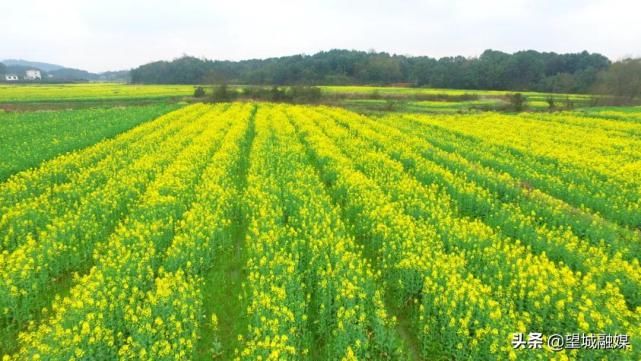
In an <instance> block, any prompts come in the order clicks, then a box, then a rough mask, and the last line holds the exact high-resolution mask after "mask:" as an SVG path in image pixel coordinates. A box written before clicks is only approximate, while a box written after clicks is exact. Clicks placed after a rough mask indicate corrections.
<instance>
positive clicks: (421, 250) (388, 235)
mask: <svg viewBox="0 0 641 361" xmlns="http://www.w3.org/2000/svg"><path fill="white" fill-rule="evenodd" d="M191 89H193V88H191ZM83 119H84V121H83ZM117 120H118V121H117ZM0 127H3V128H4V129H5V130H6V131H3V133H2V134H1V135H0V139H3V142H2V144H0V147H4V150H3V154H10V156H8V157H5V158H3V160H2V167H3V168H1V170H2V171H3V172H5V173H4V174H5V176H4V177H5V178H8V179H5V180H3V182H2V183H0V355H3V354H5V355H6V356H4V358H3V361H7V360H37V359H41V360H72V359H75V360H81V359H83V360H84V359H87V360H91V359H93V360H108V359H123V360H125V359H126V360H132V359H149V360H170V359H171V360H175V359H181V360H182V359H196V360H211V359H215V360H228V359H240V360H258V359H262V360H280V359H290V360H319V359H321V360H357V359H371V360H397V359H398V360H423V359H436V360H450V359H455V360H467V359H472V360H494V359H525V360H529V359H541V360H547V359H553V358H555V359H603V358H606V357H607V358H609V359H616V360H619V359H621V360H635V359H639V358H641V353H640V352H641V351H640V350H641V267H640V264H639V260H640V257H641V233H640V232H641V138H639V136H640V135H641V111H639V110H638V109H637V108H620V109H618V110H617V109H612V108H594V109H592V110H589V111H583V112H576V111H575V112H556V113H520V114H502V113H496V112H483V113H472V114H450V113H443V114H430V115H425V114H420V113H405V112H393V113H383V114H379V115H376V116H366V115H362V114H358V113H355V112H351V111H349V110H345V109H342V108H338V107H329V106H309V105H285V104H272V103H255V102H237V103H218V104H202V103H195V104H192V105H186V106H182V107H178V106H177V105H161V104H156V105H148V106H140V107H128V108H113V109H96V108H91V109H81V110H65V111H56V112H25V113H10V112H7V113H0ZM83 127H86V131H85V132H78V131H76V132H74V131H73V129H76V130H78V129H83ZM50 128H52V129H54V130H53V131H51V130H49V129H50ZM2 137H4V138H2ZM24 144H29V149H28V152H26V153H22V152H17V151H15V150H16V149H20V150H21V151H22V150H24ZM515 332H523V333H525V334H527V333H529V332H541V333H543V334H544V335H546V336H545V337H547V336H550V335H553V334H562V335H564V334H571V333H589V334H600V333H606V334H607V333H609V334H612V335H614V334H626V335H628V336H629V343H630V346H629V347H628V349H627V350H570V349H567V350H562V351H560V352H553V351H551V350H550V349H548V348H547V347H544V348H542V349H535V350H531V349H514V348H513V347H512V344H511V339H512V337H513V334H514V333H515Z"/></svg>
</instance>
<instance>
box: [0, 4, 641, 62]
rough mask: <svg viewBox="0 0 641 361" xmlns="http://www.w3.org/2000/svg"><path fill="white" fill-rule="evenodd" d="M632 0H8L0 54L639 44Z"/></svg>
mask: <svg viewBox="0 0 641 361" xmlns="http://www.w3.org/2000/svg"><path fill="white" fill-rule="evenodd" d="M640 3H641V2H639V1H638V0H566V1H564V0H556V1H548V0H540V1H534V0H530V1H525V0H485V1H478V0H463V1H432V0H407V1H403V0H396V1H391V0H386V1H383V0H381V1H377V0H355V1H348V0H318V1H312V0H309V1H306V0H284V1H266V0H265V1H258V0H227V1H217V0H182V1H168V0H138V1H136V0H108V1H104V0H55V1H54V0H7V1H2V2H1V3H0V59H8V58H18V59H26V60H33V61H44V62H50V63H57V64H61V65H64V66H68V67H75V68H81V69H86V70H90V71H105V70H118V69H127V68H131V67H136V66H138V65H141V64H144V63H147V62H150V61H154V60H170V59H173V58H175V57H178V56H181V55H182V54H189V55H194V56H198V57H206V58H210V59H229V60H240V59H247V58H265V57H272V56H281V55H292V54H300V53H304V54H313V53H315V52H317V51H319V50H329V49H332V48H344V49H358V50H369V49H375V50H377V51H387V52H390V53H397V54H408V55H429V56H433V57H441V56H448V55H464V56H477V55H479V54H480V53H481V52H482V51H483V50H484V49H487V48H492V49H496V50H502V51H507V52H514V51H517V50H522V49H536V50H540V51H555V52H578V51H582V50H588V51H590V52H599V53H602V54H604V55H606V56H608V57H610V58H611V59H613V60H616V59H620V58H622V57H625V56H640V55H641V21H640V20H639V16H640V10H641V5H639V4H640Z"/></svg>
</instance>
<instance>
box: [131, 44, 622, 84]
mask: <svg viewBox="0 0 641 361" xmlns="http://www.w3.org/2000/svg"><path fill="white" fill-rule="evenodd" d="M609 66H610V60H608V58H606V57H605V56H603V55H601V54H596V53H588V52H587V51H584V52H582V53H575V54H557V53H551V52H538V51H534V50H527V51H520V52H516V53H514V54H508V53H504V52H500V51H495V50H486V51H485V52H483V54H481V56H479V57H473V58H465V57H462V56H456V57H445V58H440V59H435V58H431V57H426V56H417V57H413V56H404V55H390V54H388V53H379V52H363V51H354V50H331V51H326V52H320V53H317V54H314V55H294V56H285V57H279V58H270V59H260V60H243V61H216V60H206V59H199V58H194V57H189V56H184V57H181V58H178V59H175V60H173V61H158V62H153V63H149V64H145V65H142V66H140V67H138V68H136V69H133V70H132V71H131V79H132V81H133V82H135V83H175V84H195V83H205V84H212V83H233V84H273V85H284V84H291V85H293V84H305V85H318V84H377V85H386V84H395V83H405V84H409V85H412V86H429V87H436V88H458V89H495V90H519V91H525V90H533V91H549V92H586V91H588V90H590V89H591V88H592V87H593V85H594V84H595V82H596V80H597V78H598V74H599V72H601V71H603V70H604V69H607V68H608V67H609Z"/></svg>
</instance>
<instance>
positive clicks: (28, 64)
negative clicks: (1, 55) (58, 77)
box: [2, 59, 64, 72]
mask: <svg viewBox="0 0 641 361" xmlns="http://www.w3.org/2000/svg"><path fill="white" fill-rule="evenodd" d="M2 63H3V64H4V65H7V66H20V67H25V68H37V69H40V70H43V71H46V72H50V71H54V70H60V69H63V68H64V66H62V65H56V64H50V63H42V62H39V61H29V60H22V59H7V60H3V61H2Z"/></svg>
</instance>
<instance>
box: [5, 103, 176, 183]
mask: <svg viewBox="0 0 641 361" xmlns="http://www.w3.org/2000/svg"><path fill="white" fill-rule="evenodd" d="M176 108H177V106H176V105H174V104H160V105H151V106H131V107H117V108H93V109H81V110H64V111H46V112H25V113H14V112H5V113H0V154H2V159H0V180H5V179H6V178H7V177H9V176H10V175H12V174H14V173H16V172H18V171H23V170H26V169H28V168H30V167H35V166H37V165H39V164H40V163H41V162H43V161H45V160H49V159H51V158H54V157H56V156H58V155H60V154H62V153H66V152H70V151H74V150H77V149H80V148H83V147H86V146H89V145H92V144H94V143H96V142H99V141H101V140H103V139H106V138H110V137H113V136H116V135H117V134H119V133H122V132H123V131H126V130H129V129H131V128H133V127H135V126H136V125H138V124H140V123H143V122H146V121H148V120H151V119H153V118H156V117H158V116H159V115H161V114H163V113H166V112H168V111H171V110H173V109H176Z"/></svg>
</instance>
